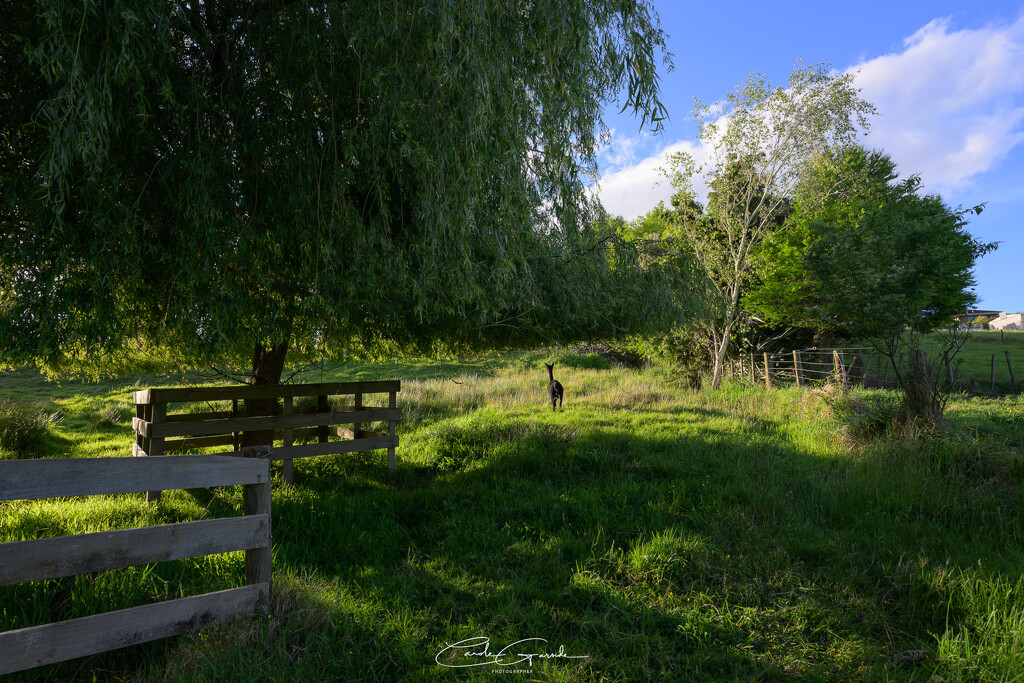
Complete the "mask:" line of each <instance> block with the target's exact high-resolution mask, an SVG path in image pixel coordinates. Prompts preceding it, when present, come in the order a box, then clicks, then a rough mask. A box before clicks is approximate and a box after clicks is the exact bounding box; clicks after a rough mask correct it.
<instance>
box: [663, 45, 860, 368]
mask: <svg viewBox="0 0 1024 683" xmlns="http://www.w3.org/2000/svg"><path fill="white" fill-rule="evenodd" d="M858 92H859V91H858V90H857V89H856V88H854V87H853V75H852V74H841V75H836V74H832V73H829V71H828V68H827V66H824V65H819V66H813V67H807V66H804V65H802V64H800V63H797V65H796V67H795V68H794V69H793V73H792V74H791V75H790V77H789V82H788V83H787V85H786V87H781V86H776V87H772V85H771V83H770V82H769V81H768V79H767V78H766V77H764V76H761V75H754V76H751V77H750V78H749V80H748V81H747V82H746V83H744V84H741V85H740V87H739V88H737V90H736V92H734V93H732V94H730V95H729V96H728V97H727V98H726V100H725V101H724V102H720V103H718V104H716V105H715V106H714V107H710V106H707V105H702V104H700V103H698V105H697V108H696V111H695V114H696V118H697V120H698V122H699V124H700V140H701V142H702V144H703V145H704V147H705V149H706V150H707V152H708V155H707V161H706V162H705V163H704V164H703V165H699V166H698V164H696V163H695V160H694V159H693V157H691V156H690V155H689V154H687V153H685V152H680V153H675V154H673V155H670V156H669V157H668V160H667V164H668V165H667V168H666V169H665V171H664V173H665V175H666V176H667V178H668V179H669V180H670V182H671V183H672V185H673V187H674V189H675V190H676V193H677V194H678V195H679V197H680V201H683V202H685V201H687V200H689V199H692V197H693V196H694V193H693V178H694V177H697V176H703V178H704V180H705V181H706V183H707V186H708V187H709V188H710V192H709V195H708V205H707V207H705V212H704V217H703V219H702V220H690V221H680V222H679V226H680V229H681V231H682V234H683V235H684V236H685V237H686V238H687V239H688V240H689V241H690V242H691V243H692V245H693V248H694V252H695V254H696V255H697V258H698V259H699V261H700V262H701V264H702V265H703V266H704V269H705V272H706V275H707V278H708V279H709V280H710V281H711V282H712V283H713V284H714V287H715V288H716V289H717V291H718V292H719V295H720V296H719V302H718V303H719V306H718V312H717V315H716V316H715V318H716V319H715V320H714V321H713V323H712V324H711V325H709V332H710V335H711V338H712V342H713V345H714V348H715V353H714V358H713V362H714V378H713V386H715V387H717V386H718V384H719V383H720V382H721V380H722V373H723V368H724V361H725V358H726V354H727V352H728V349H729V342H730V339H731V337H732V332H733V330H734V328H735V327H736V325H737V324H738V322H739V321H740V319H741V318H742V315H743V309H742V306H741V297H742V295H743V293H744V289H745V286H746V284H747V283H748V280H749V277H750V274H751V255H752V253H753V251H754V249H755V248H756V247H757V246H758V245H759V244H760V243H761V242H762V241H763V240H764V239H765V238H766V237H767V236H768V235H769V234H771V232H772V231H773V230H776V229H778V228H779V226H780V225H781V224H782V220H780V219H781V216H782V215H783V214H784V213H786V212H787V211H788V205H789V203H790V201H791V197H792V195H793V191H794V188H796V186H797V183H798V182H799V180H800V178H801V177H802V176H803V175H804V173H805V172H806V170H807V168H808V166H809V164H810V163H812V161H814V160H815V159H816V158H817V156H818V154H819V152H820V151H821V150H824V149H829V148H833V147H837V146H844V145H847V144H850V143H851V142H852V141H853V140H854V139H855V137H856V134H857V132H858V130H866V129H867V126H868V121H867V116H868V115H870V114H872V113H874V107H873V106H872V105H871V104H870V103H869V102H867V101H866V100H864V99H862V98H861V97H860V96H859V95H858Z"/></svg>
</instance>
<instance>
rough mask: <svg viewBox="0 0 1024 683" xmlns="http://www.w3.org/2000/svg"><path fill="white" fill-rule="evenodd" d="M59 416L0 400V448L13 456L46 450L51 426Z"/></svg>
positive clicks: (57, 420) (58, 420)
mask: <svg viewBox="0 0 1024 683" xmlns="http://www.w3.org/2000/svg"><path fill="white" fill-rule="evenodd" d="M60 420H61V415H60V413H56V412H54V413H47V412H46V411H44V410H41V409H39V408H35V407H31V406H27V405H25V404H23V403H17V402H14V401H10V400H0V450H2V451H7V452H9V453H13V455H14V456H15V457H26V456H28V455H33V454H36V455H38V454H42V453H45V452H46V451H48V450H50V449H49V447H48V446H49V437H50V435H51V429H52V427H53V426H54V425H56V424H58V423H59V422H60Z"/></svg>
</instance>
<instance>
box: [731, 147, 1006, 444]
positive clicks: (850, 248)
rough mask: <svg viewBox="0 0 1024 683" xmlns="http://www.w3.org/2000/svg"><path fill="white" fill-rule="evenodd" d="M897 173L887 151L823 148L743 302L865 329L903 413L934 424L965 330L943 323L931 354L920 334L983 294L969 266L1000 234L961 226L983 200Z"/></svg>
mask: <svg viewBox="0 0 1024 683" xmlns="http://www.w3.org/2000/svg"><path fill="white" fill-rule="evenodd" d="M898 178H899V175H898V173H897V172H896V165H895V163H894V162H893V161H892V159H891V158H889V157H888V156H887V155H886V154H884V153H882V152H878V151H869V150H866V149H864V148H863V147H859V146H855V147H847V148H843V149H838V150H832V151H829V152H826V153H823V154H821V155H820V156H819V158H818V159H817V161H816V162H815V163H814V164H813V166H812V170H811V171H810V172H809V173H807V174H806V175H805V176H804V179H803V180H802V181H801V183H800V185H799V186H798V188H797V192H796V197H797V199H796V201H795V204H794V211H793V215H792V217H791V219H790V221H789V222H788V223H787V226H786V228H785V229H784V230H782V231H779V232H778V233H776V234H774V235H772V236H771V237H770V238H769V239H768V240H767V241H766V242H765V243H763V245H762V246H761V248H760V250H759V253H758V254H757V256H756V258H755V259H754V261H755V263H756V264H757V265H758V272H759V274H760V282H759V283H758V284H757V285H756V286H755V287H754V288H753V291H752V292H751V294H750V295H749V296H748V297H747V298H746V299H745V305H747V306H748V307H749V308H750V309H751V310H754V311H756V312H757V313H758V314H760V315H762V316H764V317H765V318H766V319H769V320H772V321H774V322H778V323H784V324H790V325H800V326H806V327H810V328H812V329H815V330H816V331H817V332H818V333H819V335H830V334H833V333H835V334H840V335H843V336H846V337H852V338H858V339H865V340H867V341H868V342H869V343H871V344H872V345H873V346H874V347H875V349H876V350H877V351H879V352H880V353H882V354H883V355H885V356H886V357H888V358H889V360H890V362H891V364H892V366H893V368H894V371H895V373H896V377H897V382H898V383H899V386H900V388H901V389H902V391H903V394H904V405H903V409H902V411H901V420H903V421H912V420H922V421H923V422H925V423H927V424H936V423H938V421H939V420H940V418H941V415H942V411H943V408H944V406H945V402H946V400H947V399H948V396H949V392H950V391H951V390H952V388H953V382H952V381H950V377H949V376H948V375H949V373H948V372H947V364H948V363H951V362H952V360H953V358H954V357H955V355H956V352H957V351H959V349H960V347H961V346H962V345H963V341H964V338H963V336H962V335H961V334H958V333H957V331H956V330H955V329H952V330H950V331H949V332H946V333H943V334H941V335H940V336H941V337H942V339H943V340H944V344H943V345H942V348H941V349H940V350H939V352H938V353H937V354H934V355H933V356H932V358H931V359H926V358H925V357H924V355H923V354H922V353H921V334H922V333H925V332H931V331H941V330H942V329H943V328H944V327H945V326H947V325H949V324H951V323H952V321H953V317H954V316H955V315H956V314H957V313H961V312H962V311H963V310H965V309H966V308H968V307H970V306H972V305H974V304H975V303H976V300H977V299H976V296H975V294H974V292H973V291H972V290H971V287H972V286H973V285H974V277H973V274H972V268H973V267H974V263H975V261H976V260H977V259H978V258H979V257H980V256H982V255H984V254H985V253H987V252H988V251H990V250H992V249H994V248H995V247H996V245H995V244H994V243H992V244H988V243H982V242H979V241H978V240H976V239H975V238H973V237H972V236H971V235H970V233H969V232H968V231H967V229H966V226H967V223H966V216H967V215H969V214H972V213H974V214H977V213H980V212H981V211H982V208H983V207H982V206H976V207H973V208H972V209H969V210H962V209H954V208H951V207H949V206H947V205H946V204H945V203H944V202H943V201H942V199H941V197H938V196H933V195H922V194H921V180H920V178H919V177H918V176H910V177H908V178H906V179H903V180H898ZM902 354H908V357H909V359H910V362H908V363H907V364H906V365H905V366H904V365H901V364H900V363H899V362H898V358H899V357H900V356H901V355H902Z"/></svg>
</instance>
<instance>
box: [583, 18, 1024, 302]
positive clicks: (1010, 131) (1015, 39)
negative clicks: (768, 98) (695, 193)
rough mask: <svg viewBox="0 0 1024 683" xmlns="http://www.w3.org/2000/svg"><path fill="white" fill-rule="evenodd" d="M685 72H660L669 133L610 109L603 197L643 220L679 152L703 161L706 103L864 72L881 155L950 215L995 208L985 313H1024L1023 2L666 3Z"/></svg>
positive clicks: (616, 210) (978, 226)
mask: <svg viewBox="0 0 1024 683" xmlns="http://www.w3.org/2000/svg"><path fill="white" fill-rule="evenodd" d="M653 5H654V7H655V9H656V10H657V12H658V15H659V16H660V18H661V23H662V28H664V30H665V32H666V33H667V34H668V47H669V51H670V52H671V53H672V54H673V62H674V64H675V68H674V70H673V71H671V72H667V73H666V72H664V71H663V72H662V80H661V87H662V97H663V101H664V102H665V103H666V105H667V106H668V109H669V114H670V117H671V120H670V121H668V122H667V123H666V126H665V130H664V131H663V132H662V133H661V134H660V135H653V134H651V133H649V132H647V131H640V130H639V121H638V120H637V119H635V118H632V117H630V116H628V115H626V114H622V115H619V114H618V113H617V112H618V109H619V107H614V106H613V107H609V110H608V114H607V116H606V123H607V124H608V126H609V127H610V128H612V129H613V134H612V139H611V142H610V145H609V146H608V147H607V148H605V149H603V150H602V151H601V154H600V155H599V162H600V169H601V178H600V180H599V187H600V197H601V201H602V202H603V203H604V205H605V207H606V208H607V209H608V210H609V211H610V212H611V213H613V214H620V215H622V216H625V217H626V218H628V219H633V218H636V217H637V216H639V215H641V214H643V213H645V212H646V211H647V210H649V209H650V208H651V207H653V206H654V205H655V204H657V202H658V201H659V200H667V199H668V197H669V194H670V190H669V188H668V186H667V185H666V184H664V183H661V184H658V183H659V180H660V177H659V175H658V173H657V168H658V167H659V166H661V165H662V159H663V158H664V155H665V153H666V152H667V151H672V150H675V149H688V150H691V151H692V150H693V149H694V146H695V145H696V143H697V141H696V134H697V126H696V124H695V123H694V122H693V119H692V116H691V111H692V107H693V102H694V98H695V97H697V98H700V99H701V100H702V101H704V102H707V103H711V102H714V101H716V100H720V99H723V98H724V97H725V96H726V95H727V94H728V93H729V92H730V91H731V90H733V89H734V88H735V87H736V85H737V84H739V83H740V82H741V81H743V80H745V79H746V77H747V76H748V75H749V74H750V73H752V72H756V73H763V74H765V75H767V76H768V77H769V79H770V80H771V81H772V83H774V84H778V85H783V84H784V83H785V81H786V79H787V78H788V76H789V74H790V72H791V71H792V69H793V64H794V62H795V61H796V59H798V58H800V59H802V60H803V61H804V62H806V63H808V64H818V63H822V62H827V63H830V64H831V66H832V68H833V69H834V70H835V71H837V72H847V71H856V72H858V73H857V75H856V77H855V80H854V84H855V86H857V87H859V88H860V89H861V95H862V96H863V97H865V98H866V99H868V100H870V101H871V102H873V103H874V104H875V106H876V107H877V108H878V116H876V117H873V120H872V127H871V133H870V134H869V135H868V136H867V137H866V138H864V144H866V145H867V146H869V147H874V148H877V149H882V150H885V151H886V152H887V153H888V154H889V155H890V156H892V158H893V159H894V160H895V161H896V163H897V165H898V168H899V171H900V173H901V175H903V176H906V175H910V174H912V173H916V174H919V175H920V176H921V178H922V180H923V181H924V186H925V191H926V192H929V193H938V194H941V195H942V197H943V199H944V200H945V201H946V202H947V203H948V204H950V205H952V206H954V207H955V206H958V205H962V206H965V207H966V206H974V205H975V204H979V203H981V202H987V205H986V208H985V211H984V212H983V213H982V214H981V215H980V216H976V217H972V218H971V219H970V227H969V229H970V231H971V233H972V234H973V235H974V236H975V237H977V238H978V239H981V240H984V241H1000V242H1001V244H1000V246H999V249H997V250H996V251H995V252H993V253H991V254H989V255H987V256H985V257H984V258H982V259H981V260H979V261H978V263H977V265H976V267H975V277H976V279H977V286H976V288H975V290H976V292H977V294H978V295H979V297H980V299H981V301H980V304H979V307H981V308H991V309H998V310H1006V311H1008V312H1017V311H1022V310H1024V2H986V1H985V0H980V1H975V2H971V3H964V2H947V1H945V0H933V1H931V2H921V3H918V2H902V1H901V0H888V1H887V2H877V1H875V0H868V1H866V2H860V3H856V4H853V3H849V4H846V3H843V4H840V3H823V2H815V3H809V2H795V1H793V2H789V3H786V4H785V5H783V6H784V7H785V9H777V7H779V5H778V4H777V3H765V2H758V3H754V2H731V3H683V2H679V1H678V0H677V1H672V0H654V2H653Z"/></svg>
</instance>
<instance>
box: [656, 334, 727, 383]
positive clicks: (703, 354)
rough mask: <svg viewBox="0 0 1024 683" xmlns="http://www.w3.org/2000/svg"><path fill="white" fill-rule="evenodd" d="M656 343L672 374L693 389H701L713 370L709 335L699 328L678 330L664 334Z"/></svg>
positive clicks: (659, 353)
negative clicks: (705, 378)
mask: <svg viewBox="0 0 1024 683" xmlns="http://www.w3.org/2000/svg"><path fill="white" fill-rule="evenodd" d="M655 343H656V345H657V347H658V355H659V356H661V357H662V358H664V359H666V360H667V361H668V363H669V365H670V367H671V372H672V375H673V376H674V377H675V378H677V379H678V380H679V381H681V382H682V383H683V384H685V385H686V386H688V387H690V388H691V389H700V387H701V385H702V384H703V379H704V377H706V376H709V375H710V374H711V372H712V370H713V364H712V357H711V347H710V345H709V343H708V339H707V335H706V334H704V333H703V332H702V331H701V330H698V329H692V330H678V331H675V332H670V333H668V334H665V335H662V336H661V337H660V338H659V339H658V340H657V341H656V342H655Z"/></svg>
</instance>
